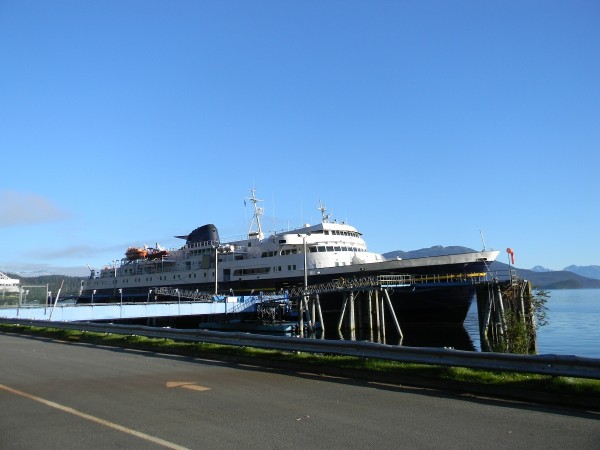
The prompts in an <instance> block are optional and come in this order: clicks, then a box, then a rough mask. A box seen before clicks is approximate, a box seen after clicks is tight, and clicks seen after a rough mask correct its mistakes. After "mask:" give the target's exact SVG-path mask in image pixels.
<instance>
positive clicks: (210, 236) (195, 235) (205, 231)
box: [175, 223, 219, 244]
mask: <svg viewBox="0 0 600 450" xmlns="http://www.w3.org/2000/svg"><path fill="white" fill-rule="evenodd" d="M175 237H178V238H181V239H185V240H186V244H192V243H195V242H219V230H217V227H216V226H214V225H213V224H212V223H210V224H207V225H202V226H201V227H198V228H196V229H195V230H194V231H192V232H191V233H190V234H188V235H187V236H175Z"/></svg>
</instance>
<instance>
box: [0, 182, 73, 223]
mask: <svg viewBox="0 0 600 450" xmlns="http://www.w3.org/2000/svg"><path fill="white" fill-rule="evenodd" d="M68 216H69V214H67V213H66V212H65V211H63V210H61V209H60V208H58V207H57V206H56V205H54V204H53V203H52V202H51V201H50V200H49V199H47V198H44V197H42V196H39V195H35V194H24V193H21V192H14V191H7V190H5V191H0V227H11V226H16V225H29V224H36V223H46V222H54V221H58V220H62V219H65V218H67V217H68Z"/></svg>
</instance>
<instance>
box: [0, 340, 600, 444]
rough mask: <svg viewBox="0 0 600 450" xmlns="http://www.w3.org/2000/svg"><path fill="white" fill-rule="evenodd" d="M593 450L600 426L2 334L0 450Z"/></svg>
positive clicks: (500, 405) (546, 411)
mask: <svg viewBox="0 0 600 450" xmlns="http://www.w3.org/2000/svg"><path fill="white" fill-rule="evenodd" d="M165 447H166V448H190V449H196V448H197V449H199V448H228V449H241V448H243V449H251V448H261V449H271V448H272V449H288V448H298V449H306V448H327V449H333V448H344V449H348V448H361V449H362V448H370V449H376V448H382V449H383V448H385V449H389V448H461V449H465V448H467V449H468V448H473V449H481V448H511V449H517V448H527V449H532V448H543V449H554V448H556V449H565V448H574V449H581V448H589V449H600V415H597V414H589V413H585V412H580V411H575V410H567V409H552V408H547V407H539V406H535V405H528V404H523V403H515V402H502V401H497V400H491V399H481V398H475V397H471V396H457V395H453V394H444V393H442V392H438V391H430V390H424V389H409V388H405V387H402V386H394V385H382V384H376V383H366V382H353V381H352V380H346V379H340V378H324V377H320V376H317V375H312V374H298V373H285V372H279V371H273V370H268V369H261V368H258V367H250V366H241V365H235V364H228V363H223V362H217V361H209V360H201V359H192V358H186V357H179V356H171V355H163V354H154V353H147V352H140V351H133V350H123V349H115V348H108V347H97V346H91V345H85V344H71V343H60V342H54V341H51V340H48V339H42V338H34V337H21V336H14V335H6V334H0V449H38V448H40V449H41V448H43V449H55V448H56V449H58V448H61V449H65V450H66V449H83V448H85V449H96V448H127V449H135V448H144V449H151V448H165Z"/></svg>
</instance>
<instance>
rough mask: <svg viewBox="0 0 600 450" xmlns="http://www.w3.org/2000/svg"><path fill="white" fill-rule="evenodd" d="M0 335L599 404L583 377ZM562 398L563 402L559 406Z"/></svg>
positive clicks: (33, 331) (594, 387)
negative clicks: (544, 396) (545, 396)
mask: <svg viewBox="0 0 600 450" xmlns="http://www.w3.org/2000/svg"><path fill="white" fill-rule="evenodd" d="M0 331H3V332H8V333H18V334H27V335H35V336H42V337H47V338H52V339H56V340H62V341H69V342H85V343H89V344H95V345H108V346H118V347H125V348H135V349H142V350H147V351H154V352H161V353H172V354H178V355H184V356H189V357H198V358H212V359H220V360H230V361H234V362H245V363H252V364H255V365H261V364H265V365H269V366H274V367H279V368H286V369H290V370H300V371H314V372H316V373H328V374H335V375H339V376H347V377H350V378H353V377H356V378H362V379H367V380H380V381H381V380H384V381H388V382H396V383H401V384H406V385H418V386H421V387H426V386H430V387H435V388H448V389H455V390H456V389H458V390H460V391H462V392H474V393H475V392H477V393H482V392H485V389H483V391H482V388H488V391H489V392H493V393H496V394H499V395H502V394H503V393H504V394H505V395H506V396H508V397H512V398H519V397H524V396H525V397H528V398H533V397H536V398H537V397H540V395H547V396H550V397H549V398H548V400H549V401H552V400H554V401H557V402H559V403H567V404H568V403H572V404H573V406H578V404H579V405H584V406H589V405H592V407H593V405H597V407H596V408H595V409H600V380H592V379H585V378H570V377H560V376H549V375H538V374H527V373H517V372H506V371H490V370H483V369H470V368H464V367H447V366H433V365H426V364H414V363H401V362H396V361H386V360H379V359H368V358H361V357H351V356H336V355H324V354H313V353H303V352H287V351H280V350H267V349H260V348H253V347H241V346H231V345H220V344H209V343H202V342H185V341H174V340H172V339H160V338H150V337H145V336H137V335H121V334H114V333H95V332H87V331H77V330H63V329H59V328H41V327H32V326H23V325H5V324H0ZM490 388H491V389H490ZM536 394H537V395H536ZM561 397H564V399H565V400H564V401H563V402H560V401H559V400H560V398H561ZM592 409H594V408H592Z"/></svg>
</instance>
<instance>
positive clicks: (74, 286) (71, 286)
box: [6, 273, 84, 297]
mask: <svg viewBox="0 0 600 450" xmlns="http://www.w3.org/2000/svg"><path fill="white" fill-rule="evenodd" d="M6 275H8V276H9V277H10V278H16V279H18V280H20V282H21V286H45V285H48V290H49V291H51V292H53V295H54V293H56V292H58V289H59V288H60V285H61V283H63V281H64V283H63V285H62V291H61V294H60V295H61V297H63V296H66V295H77V294H79V289H80V288H81V282H82V281H83V280H84V278H81V277H69V276H66V275H40V276H37V277H23V276H20V275H16V274H14V273H7V274H6Z"/></svg>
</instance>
